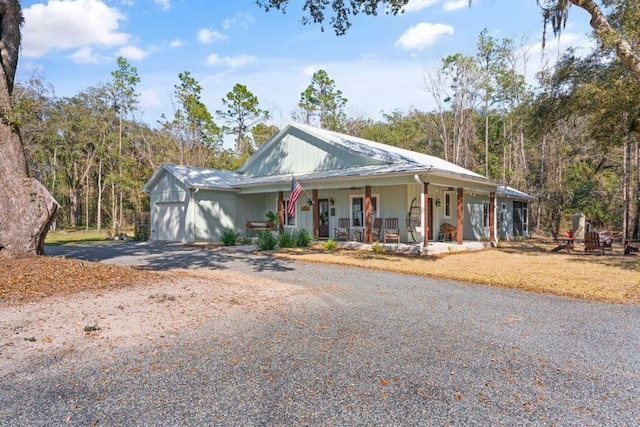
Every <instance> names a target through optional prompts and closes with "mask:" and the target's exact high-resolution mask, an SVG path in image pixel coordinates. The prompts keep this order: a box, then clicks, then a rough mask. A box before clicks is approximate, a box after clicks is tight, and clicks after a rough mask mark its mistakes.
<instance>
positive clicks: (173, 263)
mask: <svg viewBox="0 0 640 427" xmlns="http://www.w3.org/2000/svg"><path fill="white" fill-rule="evenodd" d="M254 249H255V248H247V247H229V248H226V247H219V248H205V247H198V246H185V245H183V244H180V243H158V242H105V243H97V244H96V243H94V244H66V245H47V246H46V247H45V253H46V255H48V256H62V257H65V258H78V259H85V260H88V261H98V262H104V263H107V264H118V265H128V266H133V267H138V268H141V269H145V270H152V271H163V270H171V269H176V268H185V269H209V270H225V269H234V270H245V271H247V270H250V271H254V272H261V271H279V272H287V271H293V270H294V268H293V265H292V262H290V261H286V260H279V259H276V258H274V257H273V256H271V255H270V254H269V253H259V252H258V253H256V252H255V251H254Z"/></svg>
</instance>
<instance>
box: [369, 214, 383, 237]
mask: <svg viewBox="0 0 640 427" xmlns="http://www.w3.org/2000/svg"><path fill="white" fill-rule="evenodd" d="M371 235H372V237H373V241H374V242H379V241H380V236H381V235H382V218H376V219H374V220H373V227H371Z"/></svg>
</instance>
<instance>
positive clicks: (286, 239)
mask: <svg viewBox="0 0 640 427" xmlns="http://www.w3.org/2000/svg"><path fill="white" fill-rule="evenodd" d="M278 243H279V244H280V247H281V248H292V247H294V246H295V245H296V235H295V233H292V232H290V231H287V230H284V231H282V232H281V233H280V234H279V235H278Z"/></svg>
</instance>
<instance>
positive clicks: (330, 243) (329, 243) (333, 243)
mask: <svg viewBox="0 0 640 427" xmlns="http://www.w3.org/2000/svg"><path fill="white" fill-rule="evenodd" d="M322 247H323V248H325V249H328V250H333V249H336V248H337V247H338V242H336V241H335V240H333V239H329V240H327V241H326V242H324V243H323V244H322Z"/></svg>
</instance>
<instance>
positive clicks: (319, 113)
mask: <svg viewBox="0 0 640 427" xmlns="http://www.w3.org/2000/svg"><path fill="white" fill-rule="evenodd" d="M346 103H347V98H344V97H343V96H342V91H341V90H339V89H336V87H335V81H334V80H333V79H332V78H330V77H329V75H328V74H327V72H326V71H324V70H318V71H316V72H315V73H313V77H312V78H311V84H310V85H309V86H308V87H307V88H306V89H305V90H304V92H302V93H301V94H300V102H298V107H300V109H301V110H302V114H303V115H304V118H305V123H306V124H312V121H313V117H317V119H318V122H319V125H320V127H322V128H323V129H329V130H335V131H339V130H342V125H343V123H344V121H345V119H346V115H345V113H344V106H345V105H346Z"/></svg>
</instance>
